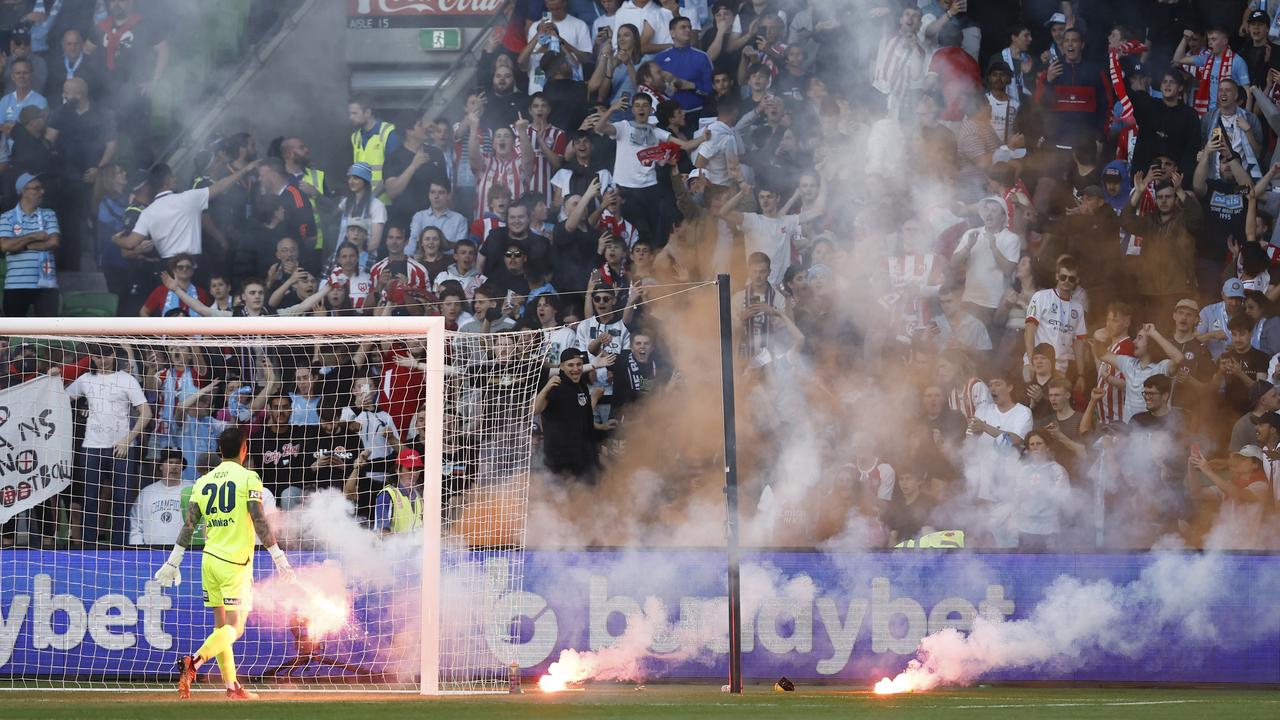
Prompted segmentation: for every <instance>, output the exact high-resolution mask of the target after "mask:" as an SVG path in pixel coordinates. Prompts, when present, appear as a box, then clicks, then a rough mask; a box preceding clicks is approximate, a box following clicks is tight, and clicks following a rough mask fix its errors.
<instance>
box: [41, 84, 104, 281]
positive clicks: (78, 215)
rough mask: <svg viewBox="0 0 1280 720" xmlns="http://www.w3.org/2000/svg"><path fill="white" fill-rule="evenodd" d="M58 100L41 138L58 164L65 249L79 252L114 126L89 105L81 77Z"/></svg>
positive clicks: (102, 114)
mask: <svg viewBox="0 0 1280 720" xmlns="http://www.w3.org/2000/svg"><path fill="white" fill-rule="evenodd" d="M62 97H63V99H64V100H65V101H66V102H65V103H64V104H63V105H61V106H60V107H59V108H58V109H57V110H55V111H54V112H53V115H52V117H50V119H49V128H48V130H47V131H46V132H45V136H46V137H47V138H48V139H49V141H50V142H52V143H53V148H54V152H55V154H56V155H57V156H58V159H59V161H60V162H59V174H60V175H61V177H62V178H63V182H62V183H61V195H62V199H63V202H62V206H63V209H62V212H61V213H59V214H60V215H61V216H62V217H63V219H64V222H63V226H64V227H65V228H67V229H68V230H70V231H71V233H70V234H69V237H68V240H69V246H68V247H69V249H75V250H79V249H80V248H81V247H82V242H81V241H82V239H83V237H84V233H85V232H86V230H87V225H88V218H87V217H85V210H86V209H87V208H88V207H89V198H90V194H91V192H92V188H93V184H94V181H95V180H96V179H97V176H98V173H99V172H100V171H101V169H102V168H103V167H105V166H106V165H108V164H109V163H111V162H112V160H113V159H114V158H115V155H116V125H115V119H114V118H112V117H111V115H110V114H109V113H107V112H106V111H105V110H103V109H100V108H99V107H98V106H97V105H94V104H93V103H92V102H90V99H89V84H88V83H87V82H85V80H84V79H83V78H71V79H70V80H67V81H66V84H65V86H64V87H63V90H62ZM76 259H77V260H78V259H79V258H78V257H77V258H76Z"/></svg>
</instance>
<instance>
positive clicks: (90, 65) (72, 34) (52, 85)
mask: <svg viewBox="0 0 1280 720" xmlns="http://www.w3.org/2000/svg"><path fill="white" fill-rule="evenodd" d="M61 43H62V52H61V53H59V54H57V55H56V57H55V59H54V60H53V62H52V67H51V69H50V72H49V80H48V82H47V83H46V84H45V85H42V86H38V87H43V88H46V90H44V92H46V93H49V92H56V91H57V90H58V89H59V88H63V87H66V82H67V81H68V80H70V79H72V78H80V79H81V80H84V81H85V83H86V84H87V85H88V86H89V88H90V89H91V90H94V89H96V92H97V93H98V97H96V98H93V99H95V100H97V101H98V103H99V104H103V103H105V102H106V101H107V98H106V97H105V91H106V88H105V86H104V78H103V72H104V68H103V66H101V65H99V64H98V63H96V62H93V60H91V59H90V58H89V56H88V55H87V54H85V51H84V49H85V37H84V33H82V32H81V31H80V30H79V29H77V28H70V29H68V30H66V31H65V32H63V33H62V38H61ZM35 57H39V55H36V56H35ZM86 61H87V62H86Z"/></svg>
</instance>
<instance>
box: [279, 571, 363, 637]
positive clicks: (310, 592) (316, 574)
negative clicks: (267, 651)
mask: <svg viewBox="0 0 1280 720" xmlns="http://www.w3.org/2000/svg"><path fill="white" fill-rule="evenodd" d="M256 590H257V592H256V593H255V595H256V596H257V597H256V598H255V601H256V602H255V604H256V605H257V606H258V607H257V608H255V610H259V611H261V613H264V614H265V615H267V616H272V615H276V614H279V615H282V616H284V617H285V618H287V619H288V620H286V621H285V622H283V623H280V625H288V624H291V622H290V621H293V620H296V621H297V622H299V623H301V624H302V625H303V626H304V627H306V629H307V634H308V636H309V637H310V638H311V639H313V640H319V639H322V638H325V637H329V636H332V635H336V634H337V633H339V632H341V631H342V630H343V629H344V628H346V627H347V626H348V625H349V624H350V622H351V600H350V597H349V595H348V593H347V586H346V582H345V581H344V579H343V575H342V570H341V568H340V567H338V566H337V564H336V563H332V562H326V563H325V564H323V565H314V566H311V567H303V568H298V570H297V582H296V583H294V584H292V585H290V584H288V583H286V582H284V581H282V580H278V579H276V578H274V577H273V578H272V579H270V580H268V581H266V582H265V583H260V584H259V585H258V586H257V588H256Z"/></svg>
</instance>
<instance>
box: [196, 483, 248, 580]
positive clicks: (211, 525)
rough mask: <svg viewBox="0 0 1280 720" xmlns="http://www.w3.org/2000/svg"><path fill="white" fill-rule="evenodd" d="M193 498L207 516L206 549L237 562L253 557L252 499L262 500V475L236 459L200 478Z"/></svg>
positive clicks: (205, 529) (208, 551)
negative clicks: (259, 475) (250, 512)
mask: <svg viewBox="0 0 1280 720" xmlns="http://www.w3.org/2000/svg"><path fill="white" fill-rule="evenodd" d="M191 502H193V503H195V504H196V506H197V507H199V508H200V514H201V515H202V516H204V536H205V540H204V553H205V554H206V555H212V556H214V557H216V558H218V559H219V560H224V561H226V562H229V563H233V564H235V565H248V564H249V561H250V560H252V559H253V546H254V544H255V543H256V538H255V536H254V532H253V519H252V518H251V517H249V503H251V502H256V503H261V502H262V478H260V477H258V473H256V472H254V471H252V470H250V469H248V468H246V467H245V466H243V465H241V464H240V463H238V462H235V461H233V460H223V461H222V464H221V465H219V466H218V467H216V468H214V469H213V470H211V471H209V474H207V475H205V476H204V477H202V478H200V479H199V480H196V484H195V486H194V487H193V488H192V489H191Z"/></svg>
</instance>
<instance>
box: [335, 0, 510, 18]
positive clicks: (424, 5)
mask: <svg viewBox="0 0 1280 720" xmlns="http://www.w3.org/2000/svg"><path fill="white" fill-rule="evenodd" d="M504 2H505V0H347V16H348V17H352V18H355V17H369V16H374V17H388V16H390V17H406V16H414V15H492V14H494V13H496V12H497V11H498V10H499V8H501V7H502V5H503V4H504Z"/></svg>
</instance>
